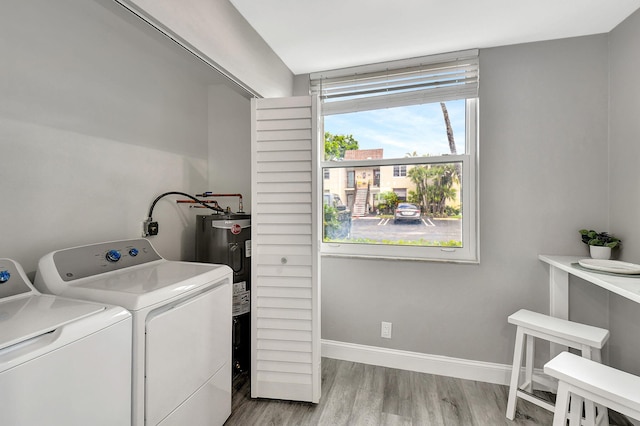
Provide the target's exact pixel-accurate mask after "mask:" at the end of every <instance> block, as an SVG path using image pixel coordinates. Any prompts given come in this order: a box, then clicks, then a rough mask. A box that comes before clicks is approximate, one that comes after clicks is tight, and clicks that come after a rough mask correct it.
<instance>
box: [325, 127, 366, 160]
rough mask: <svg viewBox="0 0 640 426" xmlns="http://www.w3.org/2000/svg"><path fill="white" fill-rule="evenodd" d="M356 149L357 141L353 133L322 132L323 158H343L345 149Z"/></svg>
mask: <svg viewBox="0 0 640 426" xmlns="http://www.w3.org/2000/svg"><path fill="white" fill-rule="evenodd" d="M352 149H358V141H357V140H355V139H354V137H353V135H332V134H331V133H329V132H325V134H324V159H325V161H333V160H338V159H342V158H344V153H345V152H346V151H347V150H352Z"/></svg>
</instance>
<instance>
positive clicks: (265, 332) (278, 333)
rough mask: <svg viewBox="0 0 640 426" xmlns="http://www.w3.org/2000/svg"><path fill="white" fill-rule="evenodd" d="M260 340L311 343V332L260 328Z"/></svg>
mask: <svg viewBox="0 0 640 426" xmlns="http://www.w3.org/2000/svg"><path fill="white" fill-rule="evenodd" d="M257 337H258V340H261V339H264V340H291V341H294V342H310V341H311V332H310V331H300V330H273V329H270V328H258V336H257Z"/></svg>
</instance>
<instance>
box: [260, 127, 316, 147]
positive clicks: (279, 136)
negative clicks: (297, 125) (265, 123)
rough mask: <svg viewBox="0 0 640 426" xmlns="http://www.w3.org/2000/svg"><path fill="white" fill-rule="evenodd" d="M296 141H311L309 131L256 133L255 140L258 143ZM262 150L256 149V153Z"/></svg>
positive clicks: (265, 131)
mask: <svg viewBox="0 0 640 426" xmlns="http://www.w3.org/2000/svg"><path fill="white" fill-rule="evenodd" d="M296 139H298V140H299V139H307V140H310V139H311V130H264V131H259V132H257V140H258V143H260V142H270V141H293V140H296ZM263 150H264V149H260V148H259V149H258V152H260V151H263Z"/></svg>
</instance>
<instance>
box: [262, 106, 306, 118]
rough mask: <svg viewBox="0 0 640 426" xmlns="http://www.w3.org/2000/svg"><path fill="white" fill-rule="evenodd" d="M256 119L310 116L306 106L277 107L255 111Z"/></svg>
mask: <svg viewBox="0 0 640 426" xmlns="http://www.w3.org/2000/svg"><path fill="white" fill-rule="evenodd" d="M256 118H257V119H258V121H262V120H278V119H281V118H285V119H296V118H311V114H310V111H309V110H308V109H307V108H277V109H260V110H258V111H257V112H256Z"/></svg>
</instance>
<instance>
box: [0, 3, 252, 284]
mask: <svg viewBox="0 0 640 426" xmlns="http://www.w3.org/2000/svg"><path fill="white" fill-rule="evenodd" d="M130 15H131V14H130V13H129V12H126V13H125V11H124V9H122V8H121V7H120V6H118V5H117V4H116V3H115V2H113V1H112V0H96V1H86V0H59V1H56V2H51V1H48V0H24V1H20V2H3V3H2V5H1V6H0V39H1V40H2V43H1V44H0V51H1V53H2V58H3V65H2V67H0V99H1V100H2V102H0V161H1V163H2V164H1V166H0V195H1V197H2V208H0V231H1V233H2V234H1V237H0V257H9V258H13V259H15V260H17V261H19V262H20V263H21V264H22V265H23V266H24V267H25V269H26V270H27V272H30V273H33V272H34V270H35V268H36V263H37V260H38V259H39V258H40V256H42V255H43V254H45V253H47V252H49V251H51V250H55V249H60V248H64V247H70V246H75V245H81V244H87V243H92V242H98V241H109V240H115V239H120V238H136V237H139V236H140V235H141V222H142V221H143V220H144V219H145V218H146V216H147V213H148V209H149V206H150V204H151V201H153V199H154V198H155V197H156V196H157V195H159V194H160V193H163V192H166V191H170V190H178V191H185V192H188V193H194V192H197V191H203V190H206V189H209V183H210V182H209V169H213V167H209V158H208V156H209V143H210V141H209V130H210V129H209V112H208V110H209V106H208V104H209V102H210V101H212V102H215V103H217V104H220V103H222V102H224V101H223V100H220V99H217V96H220V97H225V98H226V99H227V100H229V99H237V96H239V95H237V94H236V93H235V92H232V91H230V90H229V91H228V93H227V92H223V91H222V90H221V89H219V90H218V92H215V91H214V90H215V89H212V91H213V92H212V94H210V93H209V88H210V87H213V88H215V87H217V86H219V85H220V82H221V81H224V80H223V79H220V77H219V76H218V75H216V74H214V73H212V70H211V68H210V67H208V66H205V65H204V64H203V63H202V62H201V61H199V60H196V59H194V58H193V57H192V56H191V55H189V54H187V53H186V52H185V51H184V50H183V49H181V48H178V47H177V46H176V45H175V44H174V43H172V42H168V40H167V39H165V38H164V37H163V36H160V35H159V34H158V33H157V32H156V31H151V30H150V28H149V27H148V26H147V25H146V24H143V25H140V22H139V20H138V18H135V17H133V16H132V15H131V16H130ZM234 94H235V96H236V98H232V96H233V95H234ZM210 98H211V99H210ZM242 99H243V100H245V101H246V99H244V98H242ZM246 102H247V103H248V101H246ZM247 122H248V121H247ZM247 122H245V123H244V126H242V127H243V128H245V127H246V128H248V127H249V126H248V124H246V123H247ZM212 131H215V129H213V130H212ZM247 133H248V130H247ZM247 144H248V141H247ZM214 161H216V160H215V159H214ZM217 161H221V160H217ZM229 189H230V188H229ZM234 192H236V191H234ZM174 200H175V197H174V198H168V199H165V200H163V201H160V202H159V203H158V204H157V205H156V208H155V211H154V219H156V220H158V221H159V222H160V235H159V236H158V237H155V238H153V243H154V244H155V245H156V247H157V248H158V249H159V250H160V252H161V254H162V255H164V256H165V257H167V258H170V259H188V258H191V257H193V251H194V237H193V235H194V230H193V227H194V222H195V221H194V218H193V216H195V213H196V212H199V213H201V212H202V210H198V211H196V210H190V209H188V208H185V206H178V205H176V203H175V202H174Z"/></svg>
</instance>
